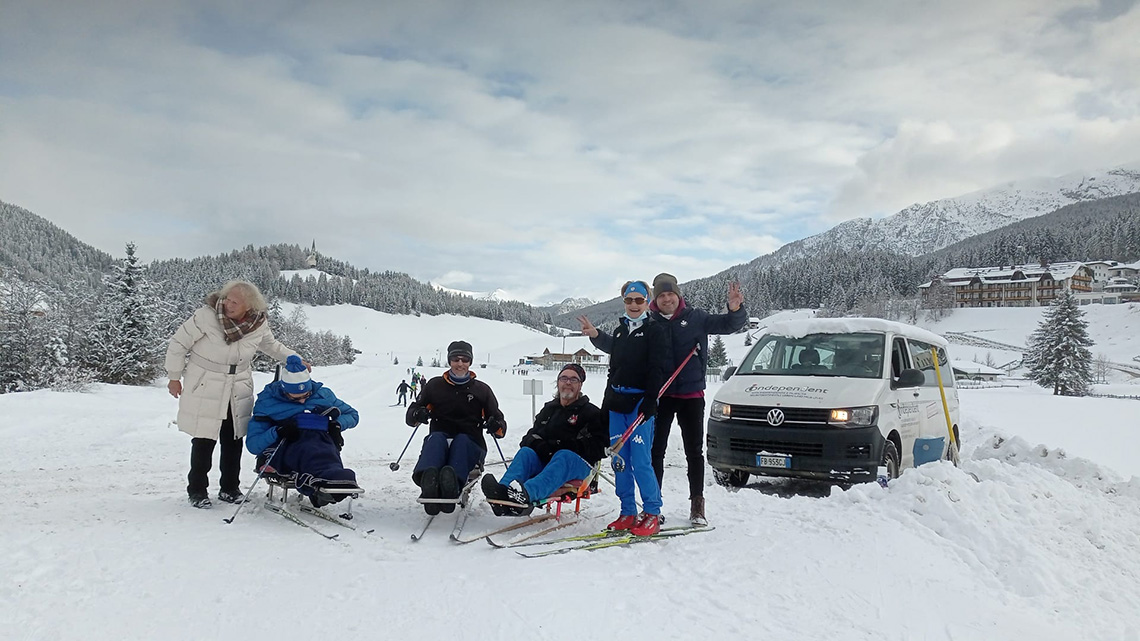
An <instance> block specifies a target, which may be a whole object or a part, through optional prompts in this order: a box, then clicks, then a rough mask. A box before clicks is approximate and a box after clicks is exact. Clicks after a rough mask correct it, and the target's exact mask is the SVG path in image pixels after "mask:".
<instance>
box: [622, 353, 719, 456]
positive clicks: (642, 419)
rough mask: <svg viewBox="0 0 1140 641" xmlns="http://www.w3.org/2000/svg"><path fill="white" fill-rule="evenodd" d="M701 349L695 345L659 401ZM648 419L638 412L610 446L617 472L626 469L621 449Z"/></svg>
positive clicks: (662, 388)
mask: <svg viewBox="0 0 1140 641" xmlns="http://www.w3.org/2000/svg"><path fill="white" fill-rule="evenodd" d="M700 348H701V344H700V343H699V342H698V343H697V344H696V345H693V349H691V350H689V355H688V356H686V357H685V360H683V361H681V364H680V365H678V366H677V369H675V370H673V375H672V376H670V377H669V380H667V381H665V384H664V385H662V386H661V390H660V391H658V392H657V398H658V400H660V399H661V396H662V395H664V394H665V390H667V389H669V386H670V385H672V384H673V381H675V380H677V376H679V375H680V374H681V370H683V369H685V365H687V364H688V363H689V359H691V358H693V355H695V354H696V353H697V351H699V350H700ZM647 418H648V417H646V416H645V413H644V412H638V414H637V418H636V419H635V420H634V421H633V423H632V424H631V425H630V426H629V427H627V428H626V429H625V431H624V432H622V435H621V438H619V439H618V440H617V442H616V443H614V444H613V445H611V446H610V449H609V452H608V453H609V454H610V455H611V456H613V457H614V466H613V467H614V471H615V472H620V471H622V470H624V469H625V461H624V460H622V458H621V455H619V454H618V452H620V451H621V448H623V447H625V444H626V441H628V440H629V439H630V437H631V436H633V431H634V430H635V429H637V428H638V426H640V425H641V424H642V423H644V422H645V421H646V420H647Z"/></svg>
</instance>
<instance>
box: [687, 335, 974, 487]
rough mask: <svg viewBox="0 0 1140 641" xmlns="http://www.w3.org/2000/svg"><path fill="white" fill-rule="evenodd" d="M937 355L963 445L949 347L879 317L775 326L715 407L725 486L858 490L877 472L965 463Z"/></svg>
mask: <svg viewBox="0 0 1140 641" xmlns="http://www.w3.org/2000/svg"><path fill="white" fill-rule="evenodd" d="M935 348H936V349H937V350H938V364H939V372H940V373H941V375H942V384H943V386H944V388H945V393H946V405H947V408H948V409H949V415H950V424H951V425H952V427H953V430H954V435H955V438H954V440H955V441H957V435H958V424H959V423H958V415H959V412H958V409H959V408H958V390H957V389H956V388H955V387H954V375H953V373H952V372H951V369H950V361H949V355H948V354H947V353H946V348H947V343H946V340H945V339H943V338H942V337H941V336H938V335H937V334H933V333H931V332H929V331H927V330H924V329H921V328H918V327H914V326H913V325H906V324H903V323H895V322H891V321H885V320H880V319H876V318H833V319H810V320H798V321H787V322H783V323H774V324H772V325H770V326H769V327H767V328H766V329H764V330H763V332H762V333H761V336H760V338H759V339H757V340H756V343H755V344H754V345H753V346H752V349H751V350H750V351H749V352H748V355H747V356H745V357H744V360H743V361H742V362H741V364H740V367H739V368H737V369H736V371H735V372H732V373H731V377H730V378H729V379H728V380H727V381H726V382H725V384H724V386H723V387H721V389H720V391H718V392H717V393H716V395H715V397H714V398H713V402H712V406H711V408H710V416H709V425H708V461H709V464H710V465H711V466H712V467H713V473H714V475H715V477H716V480H717V482H718V483H720V484H722V485H725V486H730V487H742V486H743V485H744V484H745V483H747V482H748V477H749V475H750V474H758V475H762V476H783V477H799V478H809V479H819V480H827V481H833V482H839V483H859V482H864V481H872V480H875V478H876V476H877V471H878V468H879V466H880V465H883V466H885V467H886V468H887V474H888V476H889V477H890V478H895V477H897V476H898V475H899V471H900V470H901V469H904V468H907V467H911V466H913V465H914V464H915V461H916V456H917V459H918V461H919V462H925V461H927V460H931V459H938V458H947V459H950V460H954V461H957V454H958V452H957V449H956V448H954V447H952V446H951V445H950V439H949V434H948V431H947V421H946V412H945V411H944V409H943V404H942V398H941V395H940V394H939V389H938V379H937V377H936V375H935V371H934V359H933V357H932V355H931V351H932V350H933V349H935ZM939 439H941V441H939ZM931 448H934V450H933V451H932V449H931Z"/></svg>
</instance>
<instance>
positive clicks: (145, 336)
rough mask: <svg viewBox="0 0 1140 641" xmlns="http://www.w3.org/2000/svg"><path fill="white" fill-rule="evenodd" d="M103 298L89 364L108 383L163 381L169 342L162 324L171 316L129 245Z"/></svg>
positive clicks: (106, 284)
mask: <svg viewBox="0 0 1140 641" xmlns="http://www.w3.org/2000/svg"><path fill="white" fill-rule="evenodd" d="M103 285H104V293H103V299H102V301H100V305H99V309H98V311H97V316H96V319H95V327H94V331H93V332H92V349H91V354H90V356H91V357H92V361H91V362H90V363H89V366H90V367H91V369H93V370H95V372H96V375H97V376H98V377H99V380H101V381H103V382H105V383H119V384H125V385H146V384H148V383H150V382H151V381H152V380H154V378H155V377H156V376H157V375H158V373H159V370H160V369H161V364H162V355H163V354H164V353H165V350H166V344H167V339H168V338H169V337H168V336H164V335H162V332H161V327H162V319H163V318H165V317H166V316H167V315H168V314H169V311H170V310H169V309H168V308H167V305H166V304H165V303H164V302H163V301H162V300H161V299H160V298H159V296H158V295H157V292H156V288H155V287H154V286H153V285H152V284H151V282H150V280H149V279H148V278H147V276H146V268H145V267H144V266H142V265H140V264H139V259H138V257H137V256H135V244H134V243H131V242H128V243H127V245H126V258H124V259H123V260H121V261H117V262H116V263H115V265H114V266H113V267H112V271H111V273H110V274H107V275H105V276H104V277H103Z"/></svg>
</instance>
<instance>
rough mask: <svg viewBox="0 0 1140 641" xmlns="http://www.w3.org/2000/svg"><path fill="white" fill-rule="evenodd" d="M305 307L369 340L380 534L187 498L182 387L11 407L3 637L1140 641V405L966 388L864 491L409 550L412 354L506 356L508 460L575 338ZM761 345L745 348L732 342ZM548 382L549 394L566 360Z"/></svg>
mask: <svg viewBox="0 0 1140 641" xmlns="http://www.w3.org/2000/svg"><path fill="white" fill-rule="evenodd" d="M987 311H988V310H987ZM308 312H309V320H310V325H311V326H312V327H314V328H318V329H331V330H333V331H336V332H340V333H345V332H348V333H351V334H352V336H353V340H354V342H355V343H356V344H357V346H358V348H359V349H361V350H362V351H363V352H364V354H362V355H361V358H360V359H359V361H358V362H357V364H355V365H351V366H337V367H329V368H319V369H318V370H317V371H315V372H314V377H315V378H317V379H318V380H323V381H325V382H326V383H327V384H329V385H330V386H331V387H332V389H334V390H335V391H336V392H337V394H338V395H339V396H340V397H341V398H343V399H345V400H346V401H348V402H349V403H350V404H352V405H354V406H355V407H357V408H358V409H359V410H360V413H361V418H362V420H361V424H360V426H359V427H357V428H356V429H354V430H351V431H349V432H347V433H346V435H345V440H346V441H347V444H346V447H345V460H346V463H347V464H348V465H350V466H351V467H354V468H355V469H356V470H357V473H358V475H359V478H360V481H361V483H362V484H363V485H364V486H365V487H366V488H367V489H368V494H366V495H365V496H364V497H363V498H362V499H361V500H360V501H358V502H357V505H356V508H355V511H356V512H357V514H358V524H360V525H361V526H366V527H367V528H374V532H373V533H372V534H371V535H369V536H364V535H362V534H357V533H353V532H349V531H347V530H345V531H344V532H343V533H342V535H341V540H339V541H333V542H330V541H326V540H324V539H322V538H320V537H318V536H315V535H314V534H312V533H311V532H308V531H306V530H304V529H303V528H300V527H298V526H296V525H294V524H291V523H288V522H286V521H284V520H283V519H281V518H279V517H277V516H275V515H273V514H270V513H268V512H266V511H264V510H261V509H254V510H252V511H251V512H249V513H243V514H242V515H241V516H239V517H238V519H237V520H236V521H235V522H234V523H233V524H231V525H226V524H224V523H223V522H222V518H223V517H226V516H229V515H230V514H231V512H232V508H231V507H230V506H225V507H224V509H223V507H219V506H215V508H214V509H213V510H195V509H193V508H191V507H190V506H189V505H188V504H187V502H186V499H185V490H184V487H185V474H186V471H187V466H188V456H189V442H188V437H186V436H185V435H183V434H181V433H180V432H178V431H177V430H176V428H174V427H172V426H170V425H169V422H170V421H171V420H172V419H173V418H174V414H175V408H176V401H175V400H174V399H172V398H170V397H169V396H168V395H167V394H166V392H165V390H164V389H162V388H160V387H157V386H156V387H151V388H127V387H117V386H98V387H96V388H94V389H93V390H92V391H91V392H90V393H84V394H63V393H56V392H50V391H40V392H33V393H27V394H9V395H4V396H0V412H2V413H3V415H5V416H7V417H8V420H7V422H6V423H5V424H4V425H3V426H0V442H2V443H3V444H4V455H3V463H4V464H3V465H0V486H2V487H4V488H5V489H6V490H7V491H6V496H7V501H6V506H5V509H4V511H3V514H4V516H3V517H2V518H0V540H2V541H3V542H4V549H5V552H6V554H4V555H3V556H2V557H0V577H2V580H0V631H2V632H0V637H2V638H4V639H37V640H38V639H80V638H81V639H164V640H173V639H249V638H259V639H260V638H272V639H317V638H398V639H438V638H466V639H508V638H527V639H531V638H535V639H574V640H576V641H577V640H580V639H584V638H603V639H610V638H618V639H621V638H643V637H650V638H668V639H673V638H676V639H694V638H699V639H706V638H707V639H736V638H762V639H824V638H826V639H899V640H909V639H1022V638H1031V639H1065V640H1066V641H1068V640H1072V639H1106V640H1108V639H1113V640H1118V639H1120V640H1133V641H1135V640H1138V639H1140V546H1138V545H1137V542H1138V535H1137V533H1138V532H1140V461H1138V460H1137V456H1138V455H1140V448H1138V447H1137V440H1138V431H1137V430H1138V429H1140V420H1138V419H1137V418H1136V417H1137V414H1138V412H1137V411H1138V410H1140V402H1138V401H1130V400H1115V399H1099V398H1084V399H1068V398H1055V397H1052V396H1050V395H1048V394H1044V393H1041V392H1040V391H1038V390H1034V389H1032V388H1001V389H986V390H969V391H963V392H962V405H963V415H964V419H963V431H962V436H963V441H964V450H963V463H962V467H961V468H957V469H956V468H954V467H952V466H950V465H948V464H932V465H928V466H924V467H923V468H920V469H917V470H909V471H907V472H906V473H905V474H903V476H902V477H901V478H900V479H898V480H896V481H894V482H893V483H892V484H891V486H890V487H889V488H887V489H885V490H884V489H882V488H880V487H878V486H859V487H855V488H853V489H851V490H848V491H845V492H844V491H840V490H831V491H827V490H824V491H820V490H819V488H818V487H815V486H810V485H803V484H788V483H753V484H752V485H750V486H749V487H747V488H745V489H743V490H740V491H739V492H735V493H730V492H728V491H725V490H723V489H721V488H719V487H716V486H713V485H711V479H710V480H709V481H708V482H709V483H710V486H709V487H708V489H707V493H706V495H707V497H708V512H709V517H710V520H711V522H712V524H713V525H715V526H716V530H715V531H713V532H710V533H706V534H698V535H692V536H688V537H683V538H680V539H677V540H673V541H668V542H660V543H650V544H643V545H638V546H633V547H630V548H625V549H622V548H616V549H608V550H602V551H597V552H575V553H571V554H567V555H562V556H556V557H550V558H546V559H523V558H521V557H519V556H517V555H515V554H513V553H512V552H511V551H509V550H496V549H492V548H491V547H489V546H487V545H485V544H483V543H474V544H471V545H467V546H457V545H455V544H453V543H451V542H450V541H448V540H447V532H448V531H449V529H450V521H449V519H450V518H453V517H446V516H441V517H439V518H438V519H437V524H436V526H433V530H429V533H428V536H427V537H426V539H425V540H424V541H422V542H420V543H412V542H411V541H410V540H409V534H410V533H411V532H412V531H413V530H415V529H417V527H418V526H419V525H420V524H421V521H422V519H423V513H422V510H420V509H419V506H418V505H416V504H415V503H414V501H413V499H414V497H415V496H416V495H417V494H418V492H417V491H416V490H417V488H415V487H414V486H413V485H412V483H411V480H410V478H409V476H410V473H411V472H410V470H411V466H412V461H413V460H414V455H415V453H416V451H417V445H418V441H419V440H420V437H422V435H423V434H422V429H421V433H420V434H418V435H417V437H416V439H415V441H416V443H414V444H413V446H412V447H411V448H410V449H409V454H408V455H407V456H406V457H405V459H404V463H403V467H402V469H401V470H400V471H399V472H392V471H390V470H389V469H388V463H389V462H391V461H393V460H395V458H396V457H397V455H398V454H399V453H400V450H401V448H402V447H403V446H404V444H405V443H406V442H407V441H408V438H409V435H410V433H411V430H410V429H409V428H407V427H405V426H404V424H403V408H402V407H393V406H392V403H393V402H394V401H395V395H394V390H395V387H396V385H397V384H398V383H399V381H400V379H401V378H404V377H406V368H407V367H408V366H409V365H410V364H411V363H414V362H415V360H414V359H415V358H416V357H417V356H422V357H423V358H424V361H425V363H428V362H430V360H431V358H432V357H433V356H434V355H435V350H437V349H443V348H445V347H446V345H447V343H448V342H449V341H451V340H454V339H457V338H463V339H466V340H469V341H471V342H472V343H473V345H474V347H475V352H476V359H477V361H481V360H484V359H487V360H489V365H488V367H487V368H486V369H477V370H476V371H477V373H478V375H479V376H480V377H481V378H483V379H484V380H486V381H487V382H488V383H490V384H491V385H492V387H493V388H494V389H495V391H496V393H497V395H498V397H499V399H500V401H501V402H502V404H503V406H504V410H505V412H506V415H507V419H508V423H509V425H510V432H509V434H508V438H507V439H505V440H504V441H503V443H502V445H503V449H504V452H505V453H506V454H507V456H510V454H511V453H512V452H513V451H514V449H515V447H516V444H517V441H518V437H519V436H520V435H521V434H522V433H523V432H524V431H525V429H526V426H527V423H528V420H529V416H530V407H531V403H530V397H527V396H524V395H523V394H522V381H523V379H524V377H523V376H518V375H514V374H511V373H510V372H509V369H510V366H511V365H513V364H515V363H517V362H518V358H519V357H521V356H524V355H526V354H527V353H536V350H537V352H541V350H542V348H543V347H549V348H551V350H552V351H561V349H562V339H558V338H553V337H549V336H545V335H543V334H541V333H538V332H533V331H531V330H527V329H524V328H519V327H515V326H508V325H503V324H501V323H491V322H489V321H480V320H476V319H460V318H454V317H438V318H431V317H426V316H425V317H421V318H412V317H394V316H388V315H382V314H376V313H375V312H370V311H367V310H357V309H352V308H321V309H309V310H308ZM1025 330H1026V328H1024V327H1023V328H1022V329H1021V330H1005V331H1010V332H1016V331H1022V332H1023V333H1022V334H1021V336H1024V335H1025V333H1026V332H1025ZM1031 330H1032V327H1029V328H1028V331H1031ZM951 331H970V330H969V328H965V329H957V330H951ZM1009 338H1010V339H1011V340H1010V342H1013V341H1012V338H1013V336H1011V337H1009ZM571 340H573V339H569V340H567V345H566V349H567V351H572V349H576V347H577V346H574V347H572V346H571ZM742 340H743V339H742V337H741V336H734V337H730V338H729V340H728V343H729V350H730V353H731V354H734V355H736V356H737V357H738V356H739V354H740V352H741V351H742V350H743V349H744V348H743V345H742V344H740V343H741V341H742ZM1120 349H1123V348H1120ZM389 352H392V353H393V355H395V356H397V357H398V358H399V359H400V364H399V365H396V366H394V365H392V364H391V357H390V356H389ZM485 354H486V356H484V355H485ZM1123 356H1124V354H1121V356H1120V357H1118V358H1116V360H1125V359H1124V358H1123ZM423 369H425V370H427V371H428V372H429V373H435V372H438V371H439V370H431V369H430V368H423ZM504 370H507V371H506V372H504ZM536 376H537V377H538V378H540V379H542V380H543V381H544V385H545V388H546V391H547V392H551V391H553V378H554V374H553V373H551V372H545V373H541V374H538V375H536ZM267 380H268V377H267V376H259V377H258V382H259V384H260V383H264V382H265V381H267ZM602 384H603V381H602V380H601V377H600V376H593V375H591V376H590V377H589V378H588V380H587V381H586V385H585V391H586V393H587V394H590V395H591V396H592V397H594V398H600V396H601V390H602ZM717 386H718V384H715V383H714V384H710V395H711V394H712V393H713V392H715V389H716V388H717ZM497 458H498V452H497V451H495V450H492V452H491V453H490V454H489V456H488V461H493V460H496V459H497ZM683 460H684V459H683V456H682V454H681V450H680V442H679V439H674V442H672V443H671V444H670V453H669V458H668V461H667V462H668V463H669V464H670V468H669V469H667V471H666V480H665V487H664V495H665V510H664V511H665V514H666V515H667V516H668V517H669V518H670V519H671V520H673V521H674V522H677V521H681V520H683V519H684V517H685V516H687V513H688V502H687V500H686V499H687V489H686V485H685V481H684V472H683V465H684V463H683ZM251 466H252V457H249V456H247V457H246V460H245V467H246V468H249V467H251ZM490 471H492V472H493V473H501V468H498V469H496V468H490ZM216 474H217V473H216V471H215V472H214V474H213V475H212V479H211V480H212V483H213V486H212V490H213V491H216V489H217V488H216V482H217V476H216ZM252 480H253V476H252V474H250V473H248V472H247V473H245V474H244V476H243V484H248V483H250V482H252ZM257 494H258V496H260V495H261V492H258V493H257ZM476 497H477V499H478V498H481V497H480V496H479V494H478V492H476ZM616 503H617V502H616V500H615V499H614V497H613V495H612V494H611V493H608V492H607V493H605V494H602V495H600V496H597V497H595V498H594V499H591V500H590V501H589V502H588V505H587V507H586V508H585V514H586V515H587V516H589V517H590V520H589V521H588V522H586V523H582V524H579V525H578V526H576V527H577V530H579V531H583V532H584V531H591V530H595V529H599V528H601V527H602V526H604V524H605V523H606V522H608V521H609V520H610V519H611V518H612V517H613V515H614V514H615V512H616ZM473 510H474V512H473V514H472V516H471V518H470V520H469V521H468V524H467V530H466V531H467V532H470V533H475V532H479V531H483V530H487V529H491V528H493V527H496V526H498V525H501V524H502V523H503V521H504V520H503V519H497V518H496V517H494V516H492V514H491V512H490V510H489V508H488V507H487V506H486V505H485V504H484V503H482V502H481V501H478V500H477V501H476V503H475V505H474V506H473ZM329 527H335V526H329Z"/></svg>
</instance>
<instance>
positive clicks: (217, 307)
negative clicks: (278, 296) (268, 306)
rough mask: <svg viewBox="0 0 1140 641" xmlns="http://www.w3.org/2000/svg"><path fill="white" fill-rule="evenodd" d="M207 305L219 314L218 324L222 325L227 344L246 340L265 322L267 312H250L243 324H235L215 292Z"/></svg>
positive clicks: (207, 299)
mask: <svg viewBox="0 0 1140 641" xmlns="http://www.w3.org/2000/svg"><path fill="white" fill-rule="evenodd" d="M206 305H207V306H209V307H213V308H214V311H215V312H217V314H218V322H219V323H221V325H222V331H223V332H224V333H225V335H226V343H233V342H236V341H240V340H241V339H242V338H245V335H246V334H249V333H250V332H253V331H255V330H256V329H257V328H258V327H261V324H262V323H264V322H265V312H255V311H253V310H250V311H248V312H246V314H245V317H244V318H242V319H241V322H240V323H239V322H235V321H234V320H232V319H231V318H230V317H228V316H226V304H225V302H224V301H223V300H222V298H221V296H218V294H217V293H216V292H215V293H213V294H210V296H209V297H208V298H206Z"/></svg>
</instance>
